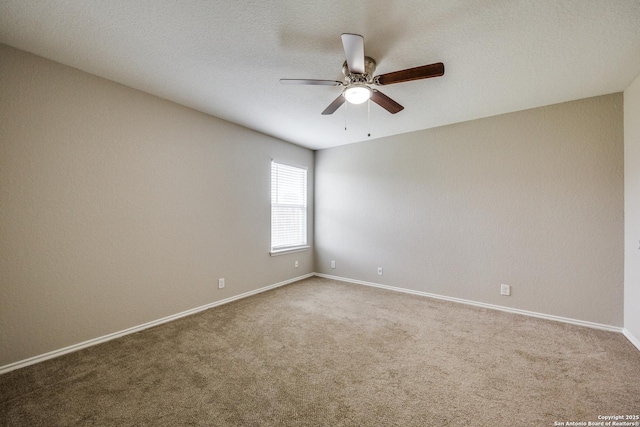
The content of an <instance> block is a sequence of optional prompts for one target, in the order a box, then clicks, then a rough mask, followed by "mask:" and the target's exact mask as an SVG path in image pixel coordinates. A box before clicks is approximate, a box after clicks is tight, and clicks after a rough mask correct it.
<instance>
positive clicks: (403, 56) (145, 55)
mask: <svg viewBox="0 0 640 427" xmlns="http://www.w3.org/2000/svg"><path fill="white" fill-rule="evenodd" d="M344 32H350V33H357V34H362V35H363V36H364V39H365V53H366V55H367V56H370V57H373V58H374V59H375V60H376V61H377V63H378V67H377V70H376V73H375V74H382V73H387V72H391V71H396V70H400V69H405V68H410V67H415V66H419V65H425V64H430V63H434V62H444V64H445V67H446V72H445V75H444V76H443V77H438V78H433V79H427V80H421V81H415V82H407V83H400V84H396V85H390V86H385V87H381V88H380V90H382V91H383V92H384V93H385V94H386V95H388V96H390V97H391V98H393V99H394V100H396V101H397V102H399V103H400V104H402V105H403V106H404V107H405V109H404V110H403V111H401V112H400V113H398V114H395V115H391V114H389V113H388V112H386V111H385V110H383V109H382V108H380V107H379V106H378V105H376V104H371V107H370V118H369V120H368V119H367V104H366V103H365V104H362V105H360V106H352V105H349V106H348V108H347V109H346V110H345V108H344V106H343V107H341V108H340V109H339V110H338V111H337V112H336V113H335V114H333V115H332V116H322V115H321V114H320V113H321V112H322V111H323V110H324V109H325V107H327V105H329V103H331V102H332V101H333V100H334V99H335V98H336V97H337V96H338V95H339V94H340V88H336V87H327V86H285V85H281V84H280V83H279V79H280V78H315V79H332V80H333V79H337V80H342V77H343V76H342V73H341V67H342V63H343V61H344V52H343V49H342V44H341V40H340V34H341V33H344ZM0 42H2V43H6V44H8V45H11V46H14V47H17V48H19V49H23V50H26V51H28V52H32V53H35V54H37V55H41V56H43V57H46V58H49V59H52V60H54V61H57V62H61V63H63V64H67V65H70V66H72V67H76V68H79V69H81V70H84V71H87V72H89V73H92V74H96V75H98V76H101V77H105V78H107V79H110V80H113V81H116V82H119V83H122V84H124V85H127V86H130V87H133V88H137V89H140V90H143V91H145V92H148V93H151V94H155V95H157V96H159V97H162V98H166V99H169V100H171V101H174V102H177V103H179V104H182V105H186V106H188V107H191V108H194V109H196V110H200V111H203V112H205V113H208V114H211V115H214V116H217V117H221V118H223V119H226V120H229V121H231V122H235V123H238V124H241V125H243V126H246V127H249V128H252V129H255V130H258V131H260V132H263V133H266V134H269V135H273V136H275V137H278V138H281V139H283V140H285V141H290V142H293V143H295V144H299V145H302V146H305V147H309V148H313V149H321V148H326V147H331V146H336V145H341V144H347V143H353V142H358V141H365V140H367V139H369V138H368V137H367V133H368V132H371V138H377V137H382V136H388V135H394V134H399V133H404V132H410V131H415V130H419V129H426V128H431V127H435V126H441V125H445V124H450V123H456V122H461V121H466V120H471V119H476V118H480V117H487V116H492V115H496V114H501V113H506V112H511V111H517V110H522V109H527V108H532V107H538V106H542V105H549V104H554V103H558V102H564V101H569V100H574V99H580V98H586V97H590V96H596V95H602V94H607V93H612V92H619V91H622V90H624V89H625V88H626V87H627V86H628V85H629V84H630V83H631V81H632V80H633V79H634V78H635V77H636V76H637V75H638V74H640V0H537V1H531V0H527V1H525V0H522V1H517V0H503V1H501V0H466V1H452V0H436V1H428V2H426V1H424V0H406V1H390V0H367V1H359V0H351V1H333V0H331V1H323V2H302V1H295V0H272V1H268V0H267V1H265V0H262V1H205V0H181V1H175V0H166V1H159V0H135V1H131V0H110V1H104V0H48V1H46V2H44V1H42V0H0ZM345 111H346V114H345ZM345 122H346V125H347V130H345Z"/></svg>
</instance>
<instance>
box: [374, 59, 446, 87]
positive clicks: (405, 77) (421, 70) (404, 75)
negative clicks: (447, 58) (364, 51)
mask: <svg viewBox="0 0 640 427" xmlns="http://www.w3.org/2000/svg"><path fill="white" fill-rule="evenodd" d="M443 74H444V64H443V63H442V62H437V63H435V64H430V65H423V66H422V67H415V68H408V69H406V70H401V71H394V72H393V73H387V74H380V75H379V76H377V77H375V81H376V82H377V83H378V84H379V85H390V84H392V83H401V82H409V81H411V80H420V79H428V78H429V77H440V76H441V75H443Z"/></svg>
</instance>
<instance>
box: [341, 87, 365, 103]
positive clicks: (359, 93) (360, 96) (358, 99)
mask: <svg viewBox="0 0 640 427" xmlns="http://www.w3.org/2000/svg"><path fill="white" fill-rule="evenodd" d="M344 97H345V99H346V100H347V101H349V102H350V103H352V104H362V103H363V102H365V101H366V100H368V99H369V98H371V89H370V88H369V86H367V85H363V84H354V85H351V86H349V87H348V88H346V89H345V90H344Z"/></svg>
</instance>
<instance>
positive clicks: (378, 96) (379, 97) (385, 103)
mask: <svg viewBox="0 0 640 427" xmlns="http://www.w3.org/2000/svg"><path fill="white" fill-rule="evenodd" d="M371 100H372V101H373V102H375V103H376V104H378V105H379V106H381V107H382V108H384V109H385V110H387V111H388V112H390V113H391V114H395V113H397V112H400V111H402V110H404V107H403V106H402V105H400V104H398V103H397V102H396V101H394V100H393V99H391V98H389V97H388V96H387V95H385V94H384V93H382V92H380V91H378V90H375V89H374V90H373V93H372V94H371Z"/></svg>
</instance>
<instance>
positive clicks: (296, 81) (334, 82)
mask: <svg viewBox="0 0 640 427" xmlns="http://www.w3.org/2000/svg"><path fill="white" fill-rule="evenodd" d="M280 83H282V84H283V85H315V86H342V85H343V84H344V83H342V82H339V81H338V80H314V79H280Z"/></svg>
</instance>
